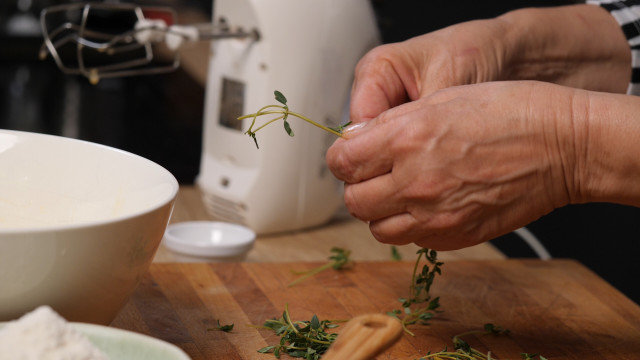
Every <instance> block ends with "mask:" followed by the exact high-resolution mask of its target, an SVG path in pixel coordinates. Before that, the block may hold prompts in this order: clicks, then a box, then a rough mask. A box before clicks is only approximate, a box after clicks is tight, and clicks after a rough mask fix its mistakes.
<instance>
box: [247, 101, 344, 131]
mask: <svg viewBox="0 0 640 360" xmlns="http://www.w3.org/2000/svg"><path fill="white" fill-rule="evenodd" d="M272 107H273V108H279V109H282V110H269V111H263V110H265V109H267V108H272ZM270 114H282V116H281V117H278V118H275V119H272V120H270V121H269V122H267V123H266V124H264V125H262V126H260V127H259V128H257V129H255V130H253V127H254V126H255V123H256V118H257V117H258V116H263V115H270ZM286 115H291V116H295V117H297V118H299V119H302V120H304V121H306V122H308V123H309V124H311V125H313V126H316V127H319V128H320V129H322V130H325V131H328V132H330V133H332V134H334V135H336V136H338V137H342V134H341V133H339V132H337V131H335V130H333V129H331V128H329V127H326V126H324V125H322V124H319V123H317V122H315V121H313V120H311V119H309V118H308V117H306V116H304V115H302V114H299V113H296V112H293V111H289V110H288V109H286V108H285V107H283V106H279V105H267V106H264V107H263V108H262V109H260V110H258V112H255V113H253V114H247V115H244V116H240V117H239V118H238V120H244V119H249V118H253V121H252V122H251V125H250V126H249V130H247V133H256V132H257V131H258V130H260V129H262V128H263V127H265V126H266V125H267V124H270V123H272V122H274V121H276V120H280V119H282V118H284V117H285V116H286Z"/></svg>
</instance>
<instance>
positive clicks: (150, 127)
mask: <svg viewBox="0 0 640 360" xmlns="http://www.w3.org/2000/svg"><path fill="white" fill-rule="evenodd" d="M58 3H62V2H59V1H39V0H33V1H28V2H25V1H24V0H23V1H22V2H21V1H2V2H0V128H5V129H15V130H25V131H33V132H41V133H49V134H57V135H64V136H69V137H76V138H81V139H85V140H89V141H93V142H97V143H102V144H106V145H110V146H114V147H117V148H121V149H124V150H127V151H131V152H133V153H136V154H139V155H141V156H144V157H146V158H149V159H151V160H153V161H155V162H157V163H159V164H161V165H163V166H164V167H166V168H167V169H168V170H169V171H171V172H172V173H173V174H174V175H175V176H176V177H177V178H178V180H179V181H180V182H181V183H191V182H193V180H194V178H195V176H196V175H197V172H198V168H199V161H200V151H201V145H202V140H201V134H202V118H203V106H204V104H203V102H204V88H203V87H202V86H201V85H200V84H199V83H198V82H197V81H195V80H194V79H192V78H191V77H190V76H189V75H188V74H187V73H186V72H184V71H182V70H178V71H176V72H173V73H171V74H165V75H155V76H140V77H130V78H119V79H104V80H102V81H100V82H99V83H98V85H96V86H92V85H89V83H88V82H87V81H86V79H84V78H81V77H78V76H67V75H64V74H62V73H61V72H60V71H59V70H58V69H57V68H56V67H55V65H54V63H53V61H51V59H48V60H46V61H39V60H38V59H37V54H38V49H39V47H40V45H41V43H42V38H41V37H40V35H39V28H38V24H37V23H33V22H31V24H32V25H33V26H29V24H30V20H29V18H32V19H37V17H38V14H39V12H40V10H41V9H42V8H43V7H45V6H49V5H53V4H58ZM138 3H140V4H154V5H158V4H159V5H169V6H172V7H173V8H175V9H176V10H178V11H179V12H180V11H183V10H188V11H199V12H202V13H203V14H210V13H211V9H212V4H211V2H208V1H194V0H191V1H153V2H152V1H139V2H138ZM570 3H573V2H570V1H508V2H507V1H504V2H503V1H497V2H496V1H469V0H467V1H447V0H430V1H407V0H373V1H372V4H373V6H374V9H375V12H376V16H377V20H378V24H379V27H380V31H381V35H382V40H383V42H395V41H401V40H404V39H407V38H409V37H412V36H415V35H419V34H423V33H426V32H429V31H432V30H436V29H439V28H442V27H445V26H448V25H451V24H455V23H458V22H461V21H466V20H471V19H479V18H489V17H494V16H497V15H499V14H502V13H504V12H506V11H508V10H512V9H516V8H522V7H528V6H554V5H564V4H570ZM25 4H27V5H29V6H25ZM18 20H20V21H18ZM16 24H22V25H21V26H17V25H16ZM25 24H26V25H25ZM639 220H640V209H637V208H631V207H625V206H619V205H612V204H588V205H577V206H567V207H565V208H562V209H558V210H556V211H554V212H553V213H551V214H549V215H547V216H545V217H543V218H541V219H540V220H538V221H536V222H534V223H533V224H530V225H529V226H528V228H529V229H530V230H531V231H532V232H533V233H534V234H535V235H536V236H537V237H538V238H540V239H541V240H542V242H543V243H544V244H545V246H546V247H547V249H548V250H549V251H550V252H551V254H552V256H553V257H568V258H574V259H577V260H579V261H581V262H582V263H584V264H586V265H587V266H589V267H590V268H591V269H593V270H594V271H595V272H597V273H598V274H599V275H601V276H602V277H604V278H605V279H606V280H607V281H609V282H610V283H611V284H613V285H614V286H616V287H617V288H618V289H620V290H621V291H623V292H625V293H626V294H627V295H628V296H629V297H631V298H632V299H633V300H634V301H636V302H640V286H638V285H637V284H638V281H637V278H638V276H639V275H640V270H639V268H638V266H636V264H637V260H636V259H638V257H640V222H639ZM493 243H494V244H495V245H496V246H497V247H498V248H500V249H501V250H502V251H503V252H505V254H507V255H508V256H513V257H529V256H534V254H533V252H532V251H531V250H530V249H529V248H528V247H527V246H526V245H525V244H524V243H523V242H522V241H521V240H520V239H519V238H517V237H516V236H515V235H511V234H510V235H507V236H503V237H501V238H498V239H495V240H494V241H493Z"/></svg>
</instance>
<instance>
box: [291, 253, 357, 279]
mask: <svg viewBox="0 0 640 360" xmlns="http://www.w3.org/2000/svg"><path fill="white" fill-rule="evenodd" d="M331 253H332V254H333V255H331V256H329V262H328V263H326V264H324V265H321V266H318V267H317V268H314V269H311V270H306V271H294V270H292V272H293V273H294V274H296V275H300V277H298V278H297V279H295V280H293V281H292V282H291V283H289V287H291V286H294V285H297V284H299V283H301V282H302V281H304V280H306V279H308V278H310V277H312V276H314V275H316V274H319V273H321V272H323V271H325V270H328V269H331V268H333V269H334V270H341V269H344V268H346V267H348V266H350V265H351V264H353V261H351V258H350V256H351V251H350V250H346V249H342V248H339V247H333V248H331Z"/></svg>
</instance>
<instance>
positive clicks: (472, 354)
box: [418, 324, 546, 360]
mask: <svg viewBox="0 0 640 360" xmlns="http://www.w3.org/2000/svg"><path fill="white" fill-rule="evenodd" d="M508 333H509V330H507V329H504V328H502V327H500V326H496V325H493V324H484V330H475V331H468V332H465V333H462V334H459V335H456V336H454V337H453V339H452V341H453V347H454V351H450V350H447V348H445V349H444V350H442V351H440V352H436V353H431V352H429V353H428V354H427V355H425V356H423V357H421V358H420V359H418V360H426V359H437V360H445V359H446V360H491V359H494V360H495V358H493V357H491V352H489V353H487V354H483V353H481V352H480V351H478V350H476V349H474V348H472V347H471V345H469V343H467V342H466V341H465V340H463V339H462V337H463V336H468V335H475V334H479V335H506V334H508ZM530 360H533V359H530ZM540 360H546V359H544V358H541V359H540Z"/></svg>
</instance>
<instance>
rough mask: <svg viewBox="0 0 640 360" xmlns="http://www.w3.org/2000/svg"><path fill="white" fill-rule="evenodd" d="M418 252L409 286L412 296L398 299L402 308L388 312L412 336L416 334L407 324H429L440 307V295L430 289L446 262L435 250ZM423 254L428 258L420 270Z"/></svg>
mask: <svg viewBox="0 0 640 360" xmlns="http://www.w3.org/2000/svg"><path fill="white" fill-rule="evenodd" d="M417 254H418V258H417V259H416V263H415V265H414V267H413V275H412V276H411V285H410V286H409V294H410V297H409V298H406V299H405V298H400V299H398V301H400V302H401V303H402V309H394V310H392V311H389V312H387V314H388V315H390V316H393V317H395V318H397V319H398V320H400V322H401V323H402V328H403V329H404V331H405V332H406V333H407V334H409V335H411V336H414V334H413V333H412V332H411V331H409V329H407V326H408V325H413V324H416V323H421V324H427V323H428V321H429V320H430V319H431V318H432V317H433V316H434V315H435V312H436V310H437V309H438V308H439V307H440V297H431V294H430V293H429V291H430V290H431V285H433V280H434V279H435V277H436V274H438V275H440V274H442V270H441V266H442V265H443V264H444V263H443V262H440V261H438V253H437V252H436V251H435V250H429V249H420V250H418V252H417ZM423 256H424V258H425V259H426V260H427V264H425V265H424V266H422V270H421V271H420V272H418V267H419V265H420V260H422V257H423ZM430 265H431V266H430Z"/></svg>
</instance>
